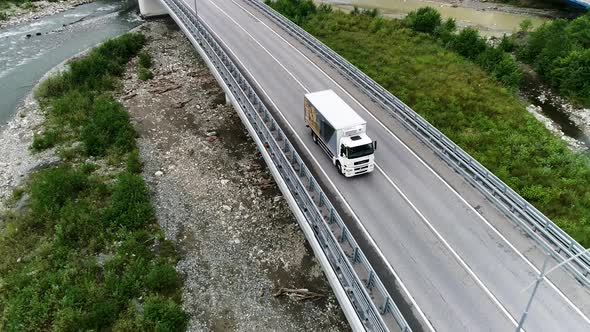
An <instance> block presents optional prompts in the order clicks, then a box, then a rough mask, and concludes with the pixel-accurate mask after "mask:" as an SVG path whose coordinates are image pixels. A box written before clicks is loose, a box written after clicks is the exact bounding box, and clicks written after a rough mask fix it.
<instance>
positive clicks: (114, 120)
mask: <svg viewBox="0 0 590 332" xmlns="http://www.w3.org/2000/svg"><path fill="white" fill-rule="evenodd" d="M93 108H94V109H93V112H92V116H91V117H90V119H89V121H88V123H87V124H85V125H84V126H83V129H82V132H81V140H82V142H83V143H84V144H85V146H86V152H87V154H88V155H91V156H103V155H105V154H106V153H107V152H108V151H109V149H116V150H117V151H121V152H124V151H130V150H132V149H133V148H134V147H135V130H134V129H133V127H132V126H131V124H129V115H128V114H127V111H125V109H124V107H123V105H121V104H120V103H119V102H117V101H116V100H114V99H112V98H111V97H99V98H97V99H96V100H95V101H94V105H93Z"/></svg>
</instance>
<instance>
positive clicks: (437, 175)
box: [226, 0, 590, 324]
mask: <svg viewBox="0 0 590 332" xmlns="http://www.w3.org/2000/svg"><path fill="white" fill-rule="evenodd" d="M232 2H233V3H234V4H235V5H237V6H238V7H240V8H241V9H242V10H244V11H245V12H247V13H248V14H250V15H251V16H252V17H253V18H255V19H256V20H258V22H260V23H262V24H263V25H264V26H265V27H266V28H267V29H268V30H270V31H271V32H272V33H273V34H275V35H276V36H278V37H279V38H280V39H281V40H283V41H284V42H285V43H286V44H288V45H289V46H290V47H291V48H293V49H294V50H295V51H296V52H297V53H299V54H300V55H301V56H303V57H304V58H305V59H306V60H307V61H308V62H309V63H310V64H312V65H313V66H314V67H315V68H316V69H318V70H319V71H320V72H321V73H322V74H324V76H326V77H327V78H328V79H329V80H331V81H332V83H334V84H335V85H336V86H338V88H340V90H342V92H344V93H345V94H346V95H348V97H350V98H351V99H352V100H354V101H355V102H356V103H357V104H358V105H359V106H360V107H361V108H362V109H363V110H364V111H366V112H367V114H369V116H371V117H372V118H373V119H374V120H375V121H376V122H377V123H378V124H379V125H380V126H381V127H382V128H383V129H385V130H386V131H387V132H388V133H389V134H390V135H391V136H393V137H394V138H395V139H396V140H397V141H398V142H399V143H400V144H401V145H402V146H403V147H404V148H405V149H406V150H407V151H408V152H410V153H411V154H412V155H413V156H414V157H415V158H416V159H417V160H418V161H419V162H420V163H421V164H422V165H423V166H424V167H426V169H428V170H429V171H430V172H431V173H432V174H434V176H435V177H436V178H437V179H439V180H440V181H441V182H442V183H443V184H444V185H445V186H446V187H447V188H448V189H449V190H451V192H453V194H455V195H456V196H457V197H458V198H459V199H460V200H461V201H462V202H463V203H464V204H465V205H467V206H468V208H469V209H470V210H471V211H472V212H473V213H475V215H476V216H477V217H478V218H480V219H481V220H482V221H483V222H484V223H485V224H486V225H487V226H488V227H489V228H490V229H491V230H492V231H493V232H494V233H495V234H496V235H497V236H498V237H499V238H500V239H501V240H502V241H503V242H504V243H506V244H507V245H508V246H509V247H510V248H511V249H512V250H513V251H514V252H515V253H516V254H517V255H518V256H519V257H520V258H521V259H522V260H523V261H524V262H525V263H527V265H529V267H531V268H532V269H533V271H535V273H537V274H538V273H540V270H539V269H538V268H537V267H536V266H535V265H534V264H533V263H532V262H531V261H530V260H529V259H528V258H526V257H525V256H524V254H522V253H521V252H520V251H519V250H518V249H517V248H516V247H515V246H514V245H513V244H512V243H511V242H510V241H508V239H507V238H506V237H505V236H504V235H502V234H501V233H500V231H498V229H497V228H496V227H494V226H493V225H492V224H491V223H490V222H489V221H488V220H487V219H486V218H484V217H483V216H482V215H481V214H480V213H479V212H478V211H477V210H476V209H475V208H474V207H473V206H471V204H469V202H467V201H466V200H465V199H464V198H463V197H462V196H461V195H460V194H459V193H458V192H457V191H456V190H455V188H453V187H452V186H451V185H450V184H449V183H448V182H447V181H445V180H444V179H443V178H442V177H441V176H440V175H439V174H438V173H437V172H436V171H434V170H433V169H432V168H431V167H430V165H428V164H427V163H426V162H425V161H424V160H423V159H422V158H421V157H420V156H418V155H417V154H416V153H415V152H414V151H413V150H412V149H410V147H409V146H407V145H406V144H405V143H404V142H403V141H402V140H401V139H400V138H399V137H398V136H397V135H395V134H394V133H393V132H392V131H391V130H389V128H387V127H386V126H385V125H384V124H383V123H382V122H381V121H380V120H379V119H377V118H376V117H375V116H374V115H373V114H372V113H371V112H370V111H369V110H368V109H367V108H366V107H365V106H364V105H363V104H361V103H360V102H359V101H358V100H357V99H356V98H354V97H353V96H352V95H351V94H350V93H348V91H346V90H345V89H344V88H343V87H342V86H341V85H340V84H339V83H338V82H336V81H335V80H334V79H332V77H330V75H328V74H327V73H326V72H325V71H324V70H323V69H321V68H320V67H319V66H317V65H316V64H315V63H314V62H313V61H311V59H309V58H308V57H307V56H306V55H305V54H303V53H302V52H301V51H300V50H299V49H297V47H295V46H294V45H292V44H291V43H290V42H289V41H287V40H286V39H285V38H283V36H281V35H280V34H279V33H277V32H276V31H275V30H274V29H272V28H271V27H269V26H268V25H267V24H266V23H264V22H263V21H262V20H260V19H259V18H258V17H256V16H255V15H254V14H252V12H250V11H249V10H247V9H246V8H244V7H243V6H242V5H240V4H238V3H237V2H236V1H235V0H232ZM226 15H227V14H226ZM242 29H243V28H242ZM545 281H546V282H547V284H548V285H549V286H550V287H551V288H552V289H553V290H554V291H555V292H556V293H557V294H558V295H559V296H560V297H561V298H562V299H563V300H564V301H565V302H566V303H567V304H568V305H569V306H570V307H571V308H572V309H574V311H576V313H578V315H580V316H581V317H582V319H584V320H585V321H586V323H588V324H590V318H588V316H586V314H584V313H583V312H582V310H581V309H580V308H578V307H577V306H576V305H575V304H574V303H573V302H572V301H571V300H570V299H569V298H568V297H567V296H566V295H565V294H564V293H563V292H562V291H561V290H560V289H559V288H558V287H557V286H556V285H555V284H554V283H553V282H552V281H551V280H549V279H545Z"/></svg>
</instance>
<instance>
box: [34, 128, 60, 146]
mask: <svg viewBox="0 0 590 332" xmlns="http://www.w3.org/2000/svg"><path fill="white" fill-rule="evenodd" d="M59 138H60V134H59V132H58V131H57V130H55V129H49V130H46V131H44V132H43V133H42V134H37V133H35V134H33V143H32V144H31V148H32V149H33V151H43V150H47V149H50V148H52V147H54V146H55V145H56V144H57V142H58V141H59Z"/></svg>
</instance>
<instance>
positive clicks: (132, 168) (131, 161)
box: [127, 149, 142, 174]
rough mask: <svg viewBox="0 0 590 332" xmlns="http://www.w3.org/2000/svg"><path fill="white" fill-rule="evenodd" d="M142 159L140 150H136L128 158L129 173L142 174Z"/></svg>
mask: <svg viewBox="0 0 590 332" xmlns="http://www.w3.org/2000/svg"><path fill="white" fill-rule="evenodd" d="M141 168H142V165H141V159H140V157H139V150H137V149H135V150H133V151H131V152H130V153H129V155H128V156H127V172H129V173H133V174H140V173H141Z"/></svg>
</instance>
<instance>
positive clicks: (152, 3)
mask: <svg viewBox="0 0 590 332" xmlns="http://www.w3.org/2000/svg"><path fill="white" fill-rule="evenodd" d="M138 1H139V12H140V13H141V16H143V17H154V16H162V15H168V11H167V10H166V8H165V7H164V6H162V3H161V2H160V0H138Z"/></svg>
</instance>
